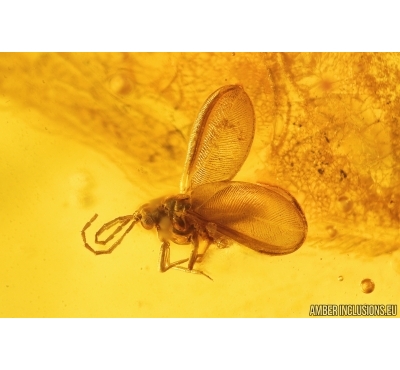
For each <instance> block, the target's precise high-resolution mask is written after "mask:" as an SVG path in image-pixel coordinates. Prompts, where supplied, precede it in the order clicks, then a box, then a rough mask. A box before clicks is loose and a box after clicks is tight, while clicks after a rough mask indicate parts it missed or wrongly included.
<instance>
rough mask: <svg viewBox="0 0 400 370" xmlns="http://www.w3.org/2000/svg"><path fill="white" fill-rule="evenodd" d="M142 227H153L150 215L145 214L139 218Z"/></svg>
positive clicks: (147, 228)
mask: <svg viewBox="0 0 400 370" xmlns="http://www.w3.org/2000/svg"><path fill="white" fill-rule="evenodd" d="M140 222H141V224H142V226H143V228H145V229H146V230H150V229H152V228H153V227H154V224H155V223H154V220H153V219H152V217H151V216H150V215H148V214H145V215H143V216H142V219H141V220H140Z"/></svg>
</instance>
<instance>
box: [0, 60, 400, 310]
mask: <svg viewBox="0 0 400 370" xmlns="http://www.w3.org/2000/svg"><path fill="white" fill-rule="evenodd" d="M0 69H1V74H0V84H1V95H0V114H1V123H2V135H1V137H0V141H1V143H0V145H1V149H2V161H1V166H2V167H1V174H2V176H1V182H0V193H1V194H2V208H1V219H2V225H3V243H2V248H1V252H0V261H1V262H0V296H1V301H2V305H1V307H0V316H4V317H14V316H17V317H19V316H22V317H32V316H33V317H38V316H39V317H43V316H50V317H54V316H63V317H70V316H78V317H79V316H85V317H86V316H122V317H126V316H129V317H131V316H133V317H158V316H163V317H165V316H178V317H182V316H183V317H187V316H191V317H193V316H200V317H205V316H206V317H210V316H211V317H215V316H217V317H225V316H228V317H243V316H244V317H307V316H308V313H309V307H310V304H319V303H327V302H328V303H332V304H338V305H339V304H358V303H359V304H364V303H366V304H384V305H386V304H398V303H399V300H400V298H399V296H398V294H395V293H394V292H398V291H399V290H400V279H399V267H398V266H399V263H398V261H399V257H398V254H399V251H398V248H399V244H400V243H399V242H400V231H399V230H400V222H399V219H400V212H399V209H400V207H399V200H400V190H399V183H400V179H399V176H400V175H399V163H400V161H399V156H400V143H399V140H400V139H399V138H400V135H399V122H398V112H399V111H400V100H399V98H398V92H397V90H398V85H399V79H400V55H399V54H369V53H341V54H330V53H322V54H319V53H316V54H313V53H311V54H308V53H299V54H295V53H289V54H275V53H272V54H243V53H234V54H232V53H222V54H219V53H215V54H144V53H140V54H52V53H50V54H1V56H0ZM235 84H240V85H242V86H243V88H244V90H245V91H246V92H247V94H248V95H249V97H250V99H251V101H252V103H253V106H254V115H255V121H256V129H255V134H254V142H253V146H252V148H251V151H250V152H249V155H248V157H247V160H246V162H245V163H244V165H243V167H242V168H241V170H240V171H239V172H238V174H237V175H236V177H235V181H243V182H246V183H257V182H261V183H268V184H271V185H276V186H279V187H281V188H283V189H286V190H288V191H289V192H290V193H291V194H292V195H293V196H294V198H295V199H297V201H298V202H299V204H301V206H302V209H303V210H304V213H305V215H306V217H307V221H308V226H309V230H308V235H307V240H306V242H305V243H304V245H303V246H302V247H301V248H300V249H298V250H297V251H296V252H294V253H292V254H289V255H285V256H282V257H280V256H279V257H276V256H272V257H271V256H267V255H263V254H260V253H258V252H257V251H253V250H252V249H250V248H246V247H242V246H240V245H238V244H234V245H232V246H230V247H229V248H224V249H219V248H215V249H213V248H210V249H209V251H208V252H207V255H206V256H205V260H204V261H203V262H202V264H204V265H206V266H207V269H209V270H210V271H212V277H213V279H214V282H209V281H208V280H207V279H204V278H202V277H199V276H192V275H188V276H186V275H185V274H182V273H181V272H180V271H173V272H172V271H171V272H168V273H166V274H160V273H159V272H158V271H157V269H156V268H154V261H156V260H157V258H158V253H159V242H158V240H157V237H156V236H155V234H154V235H153V234H151V232H149V231H147V230H143V229H142V228H139V227H137V228H136V227H135V228H134V229H133V230H132V231H131V233H130V234H129V235H128V236H127V237H126V238H125V239H124V242H123V243H122V244H121V245H120V246H118V248H117V249H116V250H114V252H113V253H112V254H111V255H106V256H94V255H93V254H91V253H89V252H88V250H87V249H85V248H84V247H83V245H82V240H81V235H80V231H81V229H82V227H83V225H85V223H86V222H87V221H88V220H90V218H91V217H92V216H93V214H94V213H98V214H99V217H98V219H97V220H96V221H95V222H94V225H92V226H91V228H89V229H88V230H87V231H88V235H87V237H88V238H92V237H94V235H93V234H91V232H92V229H93V230H94V231H96V229H98V228H99V227H101V225H102V224H104V223H105V222H107V221H109V220H111V219H114V218H115V217H117V216H118V215H128V214H132V212H133V211H135V210H136V209H137V208H138V206H140V205H142V204H144V203H145V202H147V201H148V200H150V199H154V198H157V197H161V196H164V195H166V194H171V195H173V194H176V193H177V190H178V192H179V187H178V184H179V181H180V177H181V173H182V168H183V166H184V162H185V154H186V150H187V142H188V140H189V135H190V128H191V126H192V124H193V120H194V118H195V117H196V116H197V114H198V110H199V108H200V107H201V105H202V104H203V103H204V100H205V99H206V98H207V96H208V95H209V94H210V93H211V92H212V91H215V90H216V89H218V88H219V87H221V86H225V85H235ZM89 234H90V235H89ZM90 240H92V239H90ZM171 253H172V254H173V255H174V259H177V260H179V259H182V258H185V257H187V246H185V245H182V246H177V248H176V249H174V250H173V251H172V252H171ZM338 276H344V277H345V279H344V280H343V281H341V282H338V280H337V277H338ZM365 276H368V277H369V278H370V279H371V280H373V281H374V282H375V284H376V289H375V290H374V291H373V292H372V293H371V294H363V293H362V292H361V291H360V281H361V280H362V279H363V278H364V277H365ZM189 286H190V289H189V288H188V287H189ZM249 287H250V288H249ZM378 287H379V289H378ZM221 292H222V293H221Z"/></svg>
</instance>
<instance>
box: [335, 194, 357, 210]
mask: <svg viewBox="0 0 400 370" xmlns="http://www.w3.org/2000/svg"><path fill="white" fill-rule="evenodd" d="M338 201H339V205H340V208H341V209H342V210H343V211H344V212H346V213H347V212H349V211H350V210H351V209H352V208H353V201H352V200H351V199H349V198H348V197H346V196H345V195H342V196H341V197H339V199H338Z"/></svg>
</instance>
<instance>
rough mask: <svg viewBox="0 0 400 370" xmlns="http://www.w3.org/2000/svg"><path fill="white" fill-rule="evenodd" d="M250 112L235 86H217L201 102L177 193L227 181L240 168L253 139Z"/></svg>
mask: <svg viewBox="0 0 400 370" xmlns="http://www.w3.org/2000/svg"><path fill="white" fill-rule="evenodd" d="M254 122H255V116H254V109H253V105H252V103H251V100H250V98H249V97H248V95H247V94H246V93H245V91H244V90H243V88H242V87H241V86H239V85H230V86H224V87H221V88H220V89H219V90H217V91H216V92H214V93H213V94H212V95H211V96H210V97H209V98H208V99H207V101H206V102H205V103H204V105H203V107H202V109H201V111H200V113H199V115H198V117H197V119H196V121H195V123H194V125H193V128H192V133H191V135H190V140H189V147H188V152H187V157H186V162H185V167H184V170H183V174H182V179H181V184H180V191H181V193H186V192H188V191H190V190H191V189H194V188H196V187H197V186H199V185H201V184H205V183H209V182H215V181H226V180H231V179H232V178H233V177H234V176H235V175H236V174H237V172H238V171H239V170H240V168H241V167H242V164H243V162H244V161H245V160H246V158H247V155H248V154H249V150H250V147H251V144H252V142H253V137H254V127H255V126H254Z"/></svg>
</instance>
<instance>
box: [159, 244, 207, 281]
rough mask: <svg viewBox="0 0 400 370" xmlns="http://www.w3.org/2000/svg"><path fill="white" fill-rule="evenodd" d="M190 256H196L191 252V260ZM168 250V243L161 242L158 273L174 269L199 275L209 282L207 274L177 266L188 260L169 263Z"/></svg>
mask: <svg viewBox="0 0 400 370" xmlns="http://www.w3.org/2000/svg"><path fill="white" fill-rule="evenodd" d="M192 255H194V256H197V254H194V253H193V251H192V254H191V255H190V256H191V258H192ZM169 256H170V248H169V243H168V242H167V241H166V240H163V242H162V244H161V249H160V271H161V272H165V271H168V270H169V269H171V268H172V269H175V270H181V271H185V272H190V273H192V274H199V275H204V276H205V277H207V278H209V279H210V280H212V279H211V277H209V276H208V275H207V274H205V273H204V272H203V271H199V270H193V269H189V268H187V267H183V266H178V265H180V264H182V263H184V262H187V261H189V258H185V259H183V260H179V261H176V262H173V263H170V259H169ZM193 258H194V259H196V257H193Z"/></svg>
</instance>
